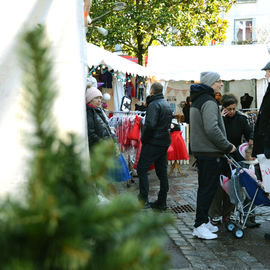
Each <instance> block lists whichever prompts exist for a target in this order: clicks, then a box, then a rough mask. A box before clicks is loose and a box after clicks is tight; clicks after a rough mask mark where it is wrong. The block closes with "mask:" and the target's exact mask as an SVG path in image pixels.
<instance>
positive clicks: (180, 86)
mask: <svg viewBox="0 0 270 270" xmlns="http://www.w3.org/2000/svg"><path fill="white" fill-rule="evenodd" d="M264 81H265V80H264V79H261V80H238V81H229V82H228V83H229V85H228V88H227V91H226V92H225V91H224V90H225V89H224V88H223V89H222V91H221V94H222V95H224V94H229V93H230V94H234V95H235V96H236V97H237V99H238V109H241V108H242V107H241V103H240V97H241V96H243V95H244V94H245V93H248V94H249V95H250V96H252V97H253V101H252V104H251V108H255V107H256V98H255V97H256V89H258V88H259V89H261V90H260V93H263V89H264V87H265V86H264ZM190 85H191V83H190V82H186V81H169V82H168V86H167V91H166V93H165V99H166V100H168V102H169V103H174V106H175V113H180V114H182V109H181V107H180V103H181V102H185V101H186V98H187V97H188V96H189V95H190ZM265 89H266V88H265ZM260 102H261V100H260ZM172 106H173V105H172Z"/></svg>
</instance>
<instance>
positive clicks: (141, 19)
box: [87, 0, 235, 64]
mask: <svg viewBox="0 0 270 270" xmlns="http://www.w3.org/2000/svg"><path fill="white" fill-rule="evenodd" d="M121 2H123V3H125V4H126V8H125V9H124V10H122V11H121V12H112V13H111V14H110V15H108V16H105V17H103V18H102V19H100V20H98V21H96V22H95V25H98V26H101V27H104V28H106V29H107V30H108V35H107V36H106V37H104V36H101V35H100V34H99V33H98V32H97V31H94V30H93V29H94V26H95V25H91V27H92V28H91V27H90V28H91V31H89V32H88V37H87V38H88V41H89V42H91V43H94V44H96V45H99V46H104V48H105V49H108V50H111V51H113V50H114V47H115V45H117V44H119V45H121V49H122V51H123V52H125V53H127V54H130V55H135V56H136V57H137V58H138V61H139V64H142V63H143V57H144V56H145V55H146V54H147V51H148V47H149V46H154V45H174V46H190V45H207V44H209V43H210V42H211V41H212V40H214V41H215V42H216V43H217V44H219V43H221V42H222V41H223V40H224V39H225V33H226V29H227V26H228V22H227V21H226V20H224V19H222V14H224V13H226V12H228V11H229V9H230V8H231V6H232V4H233V3H235V0H196V1H194V0H134V1H130V0H121ZM113 4H114V2H109V3H108V1H105V0H94V1H93V2H92V6H91V10H90V16H91V18H94V17H98V16H99V15H101V14H104V13H105V12H106V11H108V10H110V9H111V8H112V6H113Z"/></svg>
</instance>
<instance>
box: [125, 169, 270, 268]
mask: <svg viewBox="0 0 270 270" xmlns="http://www.w3.org/2000/svg"><path fill="white" fill-rule="evenodd" d="M181 170H182V172H183V174H184V176H182V175H180V174H179V173H177V175H176V176H175V175H173V176H171V177H169V184H170V191H169V193H168V200H167V203H168V206H169V207H170V208H171V207H177V206H178V207H179V206H181V208H180V211H179V212H180V213H175V211H172V212H173V213H174V216H175V224H174V225H172V226H170V227H168V228H166V231H167V234H168V236H169V237H170V239H171V240H172V241H173V242H174V244H175V246H176V248H178V252H179V253H178V255H179V259H177V257H175V256H174V255H173V257H174V261H177V260H178V261H179V260H180V261H181V262H180V265H179V264H177V262H176V263H173V264H172V267H173V268H172V269H170V270H177V269H182V270H184V269H218V270H219V269H228V270H231V269H238V270H242V269H252V270H257V269H258V270H259V269H270V256H269V250H270V249H269V248H270V241H266V240H264V233H265V232H270V224H269V220H270V216H265V217H257V218H256V221H259V222H261V226H260V227H259V228H253V229H245V230H244V237H243V238H242V239H236V238H235V237H234V235H233V234H232V233H231V232H228V231H227V230H226V228H225V226H224V224H221V225H219V232H218V238H217V239H215V240H200V239H197V238H194V237H193V236H192V230H193V224H194V217H195V210H194V209H195V207H196V194H197V172H196V171H195V170H194V168H192V167H191V165H181ZM149 182H150V201H151V200H155V199H156V197H157V192H158V190H159V182H158V179H157V177H156V175H155V173H154V171H152V172H150V174H149ZM121 185H125V186H122V189H121V190H122V191H123V192H131V193H135V194H138V178H134V183H132V184H131V185H130V187H129V188H127V187H126V184H124V183H121ZM268 208H269V207H261V208H260V210H261V211H264V210H270V208H269V209H268ZM174 209H175V208H174ZM150 211H151V210H150ZM174 252H175V249H174ZM169 253H170V251H169Z"/></svg>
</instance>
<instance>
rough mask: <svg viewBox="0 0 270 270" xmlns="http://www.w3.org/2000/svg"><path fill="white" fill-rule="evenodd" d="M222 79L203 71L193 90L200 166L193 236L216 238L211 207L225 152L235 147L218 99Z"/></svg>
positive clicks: (193, 136) (193, 140)
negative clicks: (229, 136) (228, 138)
mask: <svg viewBox="0 0 270 270" xmlns="http://www.w3.org/2000/svg"><path fill="white" fill-rule="evenodd" d="M222 86H223V82H222V81H221V80H220V75H219V74H218V73H216V72H202V73H201V74H200V84H194V85H191V87H190V89H191V91H190V99H191V102H192V104H191V108H190V147H191V151H192V154H193V155H194V157H195V158H196V162H197V168H198V184H199V186H198V192H197V208H196V219H195V224H194V230H193V235H194V236H196V237H198V238H201V239H215V238H217V234H215V232H217V231H218V227H217V226H213V225H212V224H211V223H210V221H209V218H208V210H209V207H210V204H211V202H212V200H213V197H214V195H215V193H216V190H217V186H218V183H219V175H220V173H221V168H222V165H223V163H224V162H225V160H224V154H226V153H231V152H234V151H235V150H236V148H235V146H234V145H233V144H231V143H230V142H229V141H228V140H227V138H226V131H225V127H224V123H223V120H222V116H221V113H220V111H219V107H218V104H217V102H216V100H215V93H216V92H220V90H221V88H222Z"/></svg>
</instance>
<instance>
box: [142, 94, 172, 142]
mask: <svg viewBox="0 0 270 270" xmlns="http://www.w3.org/2000/svg"><path fill="white" fill-rule="evenodd" d="M171 121H172V110H171V108H170V105H169V103H168V102H167V101H166V100H165V99H164V96H163V94H162V93H160V94H156V95H153V96H151V97H150V98H149V101H148V107H147V110H146V117H145V125H144V128H143V133H142V138H141V141H142V144H152V145H158V146H169V145H170V143H171V137H170V125H171Z"/></svg>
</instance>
